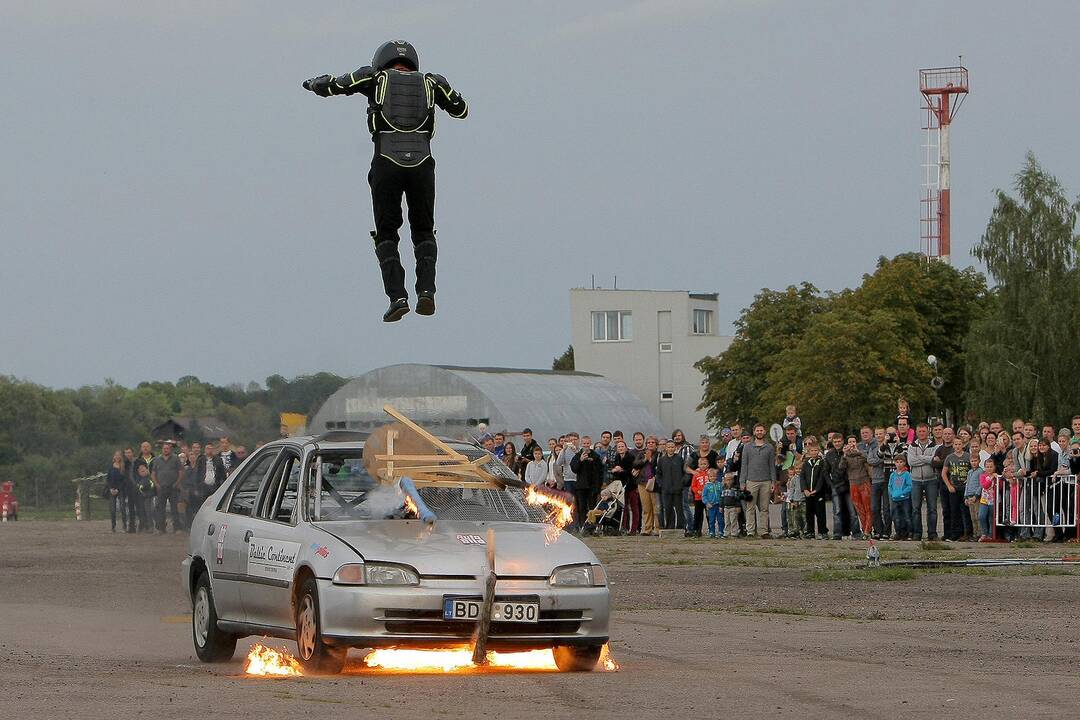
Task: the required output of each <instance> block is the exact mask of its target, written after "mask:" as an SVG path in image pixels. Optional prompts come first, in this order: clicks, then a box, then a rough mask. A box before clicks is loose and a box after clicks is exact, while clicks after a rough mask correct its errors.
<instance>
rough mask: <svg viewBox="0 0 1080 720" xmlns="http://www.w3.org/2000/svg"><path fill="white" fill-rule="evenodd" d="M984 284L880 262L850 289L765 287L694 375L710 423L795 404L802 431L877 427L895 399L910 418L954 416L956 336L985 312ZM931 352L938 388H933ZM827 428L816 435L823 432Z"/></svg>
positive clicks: (762, 415)
mask: <svg viewBox="0 0 1080 720" xmlns="http://www.w3.org/2000/svg"><path fill="white" fill-rule="evenodd" d="M987 302H988V300H987V292H986V283H985V280H984V279H983V277H982V275H980V274H979V273H978V272H976V271H974V270H956V269H955V268H953V267H951V266H949V265H944V264H941V263H934V264H930V265H928V264H927V262H926V260H925V258H923V257H921V256H920V255H917V254H906V255H898V256H897V257H895V258H892V259H891V260H890V259H888V258H884V257H883V258H880V259H879V260H878V263H877V267H876V269H875V270H874V272H873V274H870V275H864V276H863V278H862V284H861V285H860V286H859V287H858V288H856V289H854V290H844V291H843V292H840V293H836V294H829V295H822V294H820V293H819V292H818V291H817V289H816V288H814V286H812V285H809V284H805V283H804V284H803V285H802V286H800V287H798V288H796V287H789V288H787V289H786V290H784V291H782V292H781V291H775V290H763V291H762V292H760V293H759V294H758V295H757V296H756V297H755V298H754V302H753V304H751V306H750V307H749V308H747V309H746V310H744V311H743V313H742V315H741V316H740V318H739V321H738V322H737V323H736V328H737V332H736V336H735V340H734V341H733V342H732V344H731V346H730V347H729V348H728V349H727V351H725V352H724V353H723V354H721V355H720V356H719V357H715V358H705V359H703V360H701V361H700V362H698V363H697V365H696V367H697V368H698V369H699V370H701V371H702V372H703V373H704V374H705V383H704V384H705V393H704V398H703V400H702V403H701V407H702V408H703V409H706V410H707V416H708V418H709V421H710V422H712V423H713V424H714V425H720V424H722V423H725V422H728V421H730V420H732V419H736V418H738V419H741V420H743V421H749V420H761V421H763V422H767V421H769V420H771V419H773V418H779V417H780V416H781V415H782V414H783V411H784V406H785V405H788V404H792V403H794V404H796V405H798V407H799V411H800V415H801V416H802V418H803V421H804V422H805V423H806V424H807V426H808V427H811V428H813V429H814V430H820V429H824V427H830V426H831V427H834V428H836V429H841V428H844V429H846V428H849V427H851V426H853V425H856V424H861V423H881V422H883V421H884V420H885V419H886V418H888V417H889V416H890V415H891V413H892V409H893V407H895V403H896V400H897V398H898V397H899V396H900V395H903V396H905V397H907V398H908V400H909V401H910V402H911V403H912V408H913V410H915V411H916V414H921V413H920V412H919V411H925V414H937V413H938V412H940V411H941V410H943V409H945V408H946V407H948V408H952V409H954V410H955V411H959V409H960V407H961V406H962V397H963V387H964V373H963V368H964V361H963V358H964V352H965V344H964V338H965V337H966V336H967V333H968V328H969V327H970V325H971V322H972V319H973V318H976V317H980V316H981V315H982V314H983V313H985V311H986V310H985V308H986V305H987ZM931 354H932V355H935V356H936V357H937V358H938V360H939V362H938V369H937V372H938V373H939V374H941V375H942V377H943V378H944V379H945V380H946V383H945V385H944V386H943V388H942V390H941V393H940V394H938V393H935V391H934V390H933V388H931V386H930V379H931V377H932V375H933V372H932V369H931V368H930V366H929V365H928V364H927V362H926V358H927V355H931ZM823 425H824V427H823Z"/></svg>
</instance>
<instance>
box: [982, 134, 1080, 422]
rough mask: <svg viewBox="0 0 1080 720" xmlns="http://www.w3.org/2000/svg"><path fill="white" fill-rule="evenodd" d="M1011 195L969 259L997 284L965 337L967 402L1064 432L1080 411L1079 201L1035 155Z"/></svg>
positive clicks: (989, 413)
mask: <svg viewBox="0 0 1080 720" xmlns="http://www.w3.org/2000/svg"><path fill="white" fill-rule="evenodd" d="M1014 189H1015V191H1016V193H1017V197H1013V196H1010V195H1008V194H1007V193H1005V192H1004V191H1002V190H998V191H997V205H996V206H995V208H994V211H993V212H992V213H991V215H990V220H989V222H988V223H987V226H986V232H985V233H984V234H983V235H982V237H981V238H980V240H979V243H978V244H977V245H976V246H975V248H974V250H973V254H974V255H975V257H977V258H978V259H980V260H982V261H983V262H984V263H986V268H987V270H988V271H989V272H990V276H991V277H992V278H993V280H994V282H995V283H996V285H995V287H994V290H993V304H992V308H991V311H990V312H988V313H987V314H986V316H985V317H983V318H982V319H980V320H979V321H978V322H976V323H975V324H974V326H973V327H972V329H971V333H970V337H969V338H968V347H969V349H968V354H967V390H968V393H967V400H968V405H969V407H970V409H971V410H972V411H974V412H975V413H977V414H979V415H982V416H984V417H995V418H1007V417H1023V418H1029V419H1033V420H1036V421H1039V422H1047V421H1049V422H1053V423H1054V424H1058V425H1060V424H1062V423H1065V422H1066V421H1067V420H1068V419H1069V418H1070V417H1071V415H1072V414H1073V413H1075V411H1076V408H1078V407H1080V384H1078V383H1077V377H1080V354H1078V353H1077V348H1078V347H1080V270H1078V268H1077V253H1078V251H1080V236H1078V235H1077V234H1076V219H1077V213H1078V212H1080V202H1073V203H1070V202H1069V200H1068V198H1067V197H1066V194H1065V190H1064V189H1063V188H1062V186H1061V184H1060V183H1059V182H1058V180H1057V179H1056V178H1055V177H1054V176H1052V175H1050V174H1049V173H1047V172H1046V171H1045V170H1043V168H1042V167H1041V166H1040V165H1039V163H1038V161H1037V160H1036V159H1035V156H1034V155H1032V154H1031V153H1028V155H1027V159H1026V161H1025V163H1024V168H1023V170H1021V172H1019V173H1018V174H1017V175H1016V178H1015V183H1014Z"/></svg>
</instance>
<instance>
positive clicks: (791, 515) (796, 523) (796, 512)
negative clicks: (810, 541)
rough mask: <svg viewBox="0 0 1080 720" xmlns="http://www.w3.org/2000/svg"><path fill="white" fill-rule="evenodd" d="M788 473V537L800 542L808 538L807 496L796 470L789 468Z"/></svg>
mask: <svg viewBox="0 0 1080 720" xmlns="http://www.w3.org/2000/svg"><path fill="white" fill-rule="evenodd" d="M787 473H788V481H787V502H788V537H789V538H792V539H793V540H799V539H802V538H804V537H806V495H804V494H803V489H802V478H801V477H799V474H798V473H797V472H795V468H794V467H791V468H788V471H787Z"/></svg>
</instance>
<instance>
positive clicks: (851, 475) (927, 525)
mask: <svg viewBox="0 0 1080 720" xmlns="http://www.w3.org/2000/svg"><path fill="white" fill-rule="evenodd" d="M897 410H898V412H897V415H896V417H895V419H894V420H893V421H892V422H890V423H888V424H882V425H880V426H878V427H872V426H869V425H867V426H863V427H861V428H860V429H859V431H858V432H857V433H852V434H845V433H842V432H836V431H830V432H826V433H824V434H822V435H820V436H816V435H812V434H809V433H805V434H804V431H803V426H802V421H801V419H800V418H799V416H798V413H797V411H796V408H795V406H789V407H788V408H787V413H786V416H785V417H784V418H783V419H782V420H781V422H780V423H777V426H778V427H775V428H774V429H773V433H775V434H778V435H779V436H780V437H779V439H778V440H775V439H774V438H773V437H772V434H771V433H770V432H769V429H767V428H766V427H765V425H763V424H760V423H759V424H755V425H753V426H752V427H750V428H743V427H742V426H741V425H740V424H738V423H734V424H732V425H731V426H730V427H725V428H724V429H723V430H722V431H721V432H720V433H719V436H718V437H716V438H713V437H710V436H707V435H702V436H701V437H700V438H699V440H698V442H697V444H696V445H695V444H692V443H690V442H688V441H687V439H686V437H685V436H684V434H683V432H682V431H681V430H675V431H673V432H672V433H671V437H664V438H661V437H656V436H652V435H649V436H646V435H645V434H644V433H641V432H635V433H633V434H632V435H631V436H630V438H629V439H627V438H626V436H624V434H623V433H622V432H621V431H614V432H609V431H604V432H602V433H600V435H599V437H598V438H597V439H596V441H595V442H594V439H593V438H592V437H590V436H588V435H579V434H578V433H577V432H568V433H566V434H565V435H563V436H561V437H558V438H548V439H547V443H546V444H547V447H546V448H545V447H542V446H541V445H540V444H539V443H538V441H537V440H536V439H535V438H534V437H533V434H532V431H531V430H529V429H526V430H524V431H523V432H522V433H521V437H520V440H521V443H522V447H521V449H520V450H518V448H517V446H516V445H515V443H514V442H513V441H507V438H506V436H505V435H504V434H500V433H495V434H489V435H484V436H483V437H481V438H480V442H481V444H482V445H483V447H484V448H485V449H487V450H488V451H489V452H491V453H492V454H493V455H495V456H496V457H498V458H500V459H501V460H503V462H505V463H506V464H507V465H508V466H509V467H510V468H511V469H512V470H514V471H515V472H516V473H517V474H518V475H519V476H520V477H521V478H522V480H524V481H525V482H526V483H528V484H529V485H534V486H537V485H542V486H544V487H545V488H547V490H548V491H549V492H560V493H564V494H565V497H566V498H567V499H568V500H569V499H572V501H573V503H574V506H575V524H574V529H575V530H578V531H584V532H595V531H600V530H603V529H607V530H608V531H613V532H618V533H622V534H629V535H646V536H648V535H658V534H659V533H660V531H661V530H665V531H671V530H681V531H682V532H683V534H684V535H686V536H687V537H701V536H702V535H703V534H704V533H706V532H707V534H708V536H709V537H716V538H719V537H724V538H731V537H740V536H742V537H747V536H749V537H754V536H758V537H761V538H766V539H768V538H773V537H786V538H792V539H801V538H807V539H810V538H814V539H821V540H824V539H830V538H831V539H833V540H841V539H860V538H874V539H885V538H887V539H893V540H923V539H925V540H928V541H933V540H938V539H941V540H945V541H949V542H951V541H985V540H989V539H991V537H992V536H995V535H996V536H997V539H1005V540H1026V539H1040V540H1041V539H1050V540H1054V541H1058V542H1060V541H1063V540H1065V539H1067V538H1069V537H1075V535H1076V528H1075V520H1074V519H1075V517H1076V480H1075V476H1076V475H1077V474H1078V473H1080V415H1078V416H1075V417H1073V418H1072V420H1071V427H1070V428H1062V429H1060V430H1056V429H1055V428H1054V427H1053V426H1052V425H1046V426H1043V427H1042V428H1041V429H1040V428H1039V427H1037V426H1036V425H1035V424H1033V423H1031V422H1027V421H1024V420H1022V419H1016V420H1014V421H1013V422H1012V423H1011V425H1010V426H1009V427H1006V426H1004V425H1003V424H1002V423H1001V422H997V421H994V422H981V423H978V424H977V425H965V426H962V427H959V428H953V427H947V426H946V425H945V424H944V423H942V422H928V423H922V422H920V423H913V422H912V419H911V414H910V409H909V407H908V405H907V403H906V402H905V401H904V400H902V399H901V400H900V402H899V403H898V407H897ZM1033 483H1034V484H1033ZM1051 496H1052V497H1053V498H1054V500H1053V501H1052V502H1051V501H1050V500H1048V499H1047V498H1048V497H1051ZM774 506H779V515H780V525H779V527H774V523H773V522H772V520H771V518H770V508H772V507H774ZM995 508H996V509H997V512H996V514H995ZM613 509H617V510H618V512H617V513H615V512H611V510H613ZM939 510H940V519H941V523H940V524H939ZM590 512H591V513H592V514H591V515H590ZM1040 518H1042V519H1041V520H1040ZM604 519H609V520H608V521H607V523H606V527H604V523H602V522H599V521H600V520H604ZM1040 522H1041V523H1042V526H1040ZM1063 526H1070V527H1063ZM939 528H940V535H939ZM1048 531H1052V534H1047V533H1048Z"/></svg>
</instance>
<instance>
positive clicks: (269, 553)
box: [247, 537, 300, 580]
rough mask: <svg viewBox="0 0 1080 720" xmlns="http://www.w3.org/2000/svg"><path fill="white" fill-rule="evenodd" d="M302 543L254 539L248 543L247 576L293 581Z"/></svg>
mask: <svg viewBox="0 0 1080 720" xmlns="http://www.w3.org/2000/svg"><path fill="white" fill-rule="evenodd" d="M299 552H300V543H293V542H283V541H281V540H271V539H268V538H257V537H252V538H251V539H250V540H249V541H248V565H247V574H248V575H255V576H256V577H264V578H273V579H275V580H291V579H292V576H293V569H294V568H295V567H296V556H297V555H298V554H299Z"/></svg>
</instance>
